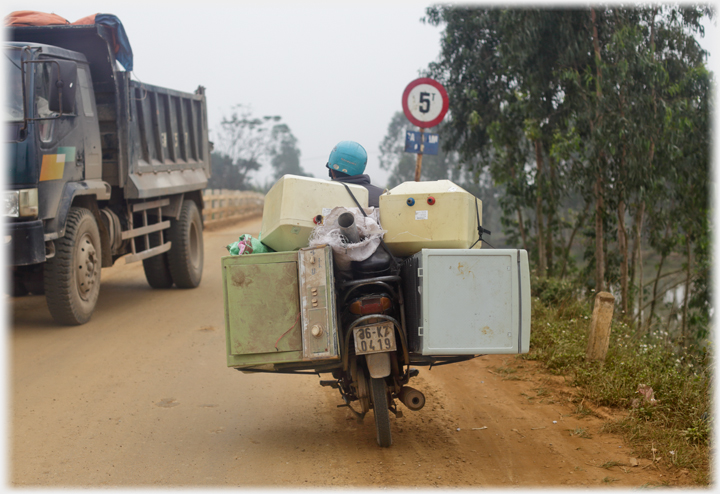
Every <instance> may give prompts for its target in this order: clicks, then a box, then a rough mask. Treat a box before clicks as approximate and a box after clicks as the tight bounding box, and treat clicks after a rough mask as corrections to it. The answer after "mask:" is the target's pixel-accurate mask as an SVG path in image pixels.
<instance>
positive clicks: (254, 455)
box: [7, 219, 685, 487]
mask: <svg viewBox="0 0 720 494" xmlns="http://www.w3.org/2000/svg"><path fill="white" fill-rule="evenodd" d="M259 228H260V221H259V219H257V220H251V221H248V222H245V223H243V224H238V225H235V226H232V227H229V228H226V229H223V230H219V231H213V232H206V233H205V272H204V277H203V281H202V284H201V285H200V287H199V288H197V289H195V290H177V289H172V290H152V289H151V288H150V287H149V286H148V285H147V283H146V281H145V278H144V274H143V270H142V265H141V264H140V263H136V264H130V265H125V264H124V262H123V261H122V260H121V261H120V262H118V263H117V265H116V266H114V267H112V268H109V269H104V270H103V272H102V291H101V294H100V301H99V304H98V307H97V310H96V312H95V314H94V315H93V317H92V320H91V321H90V322H89V323H88V324H85V325H84V326H78V327H58V326H56V325H54V324H53V322H52V320H51V318H50V314H49V312H48V310H47V309H46V307H45V301H44V299H43V298H42V297H25V298H18V299H8V301H7V303H8V304H9V308H10V310H11V312H12V316H11V319H10V322H11V328H10V331H9V332H10V338H9V343H10V346H9V352H8V356H9V357H10V359H11V362H10V365H9V367H8V368H9V385H10V388H9V398H10V400H9V402H8V404H9V406H10V410H9V413H8V418H9V419H10V420H11V423H10V427H9V431H10V433H11V434H10V443H9V450H8V455H7V457H8V460H9V461H10V462H11V464H10V466H9V468H8V473H9V477H10V478H9V480H10V482H11V484H12V485H15V486H79V487H96V486H125V487H130V486H139V487H152V486H189V487H197V486H273V487H305V486H307V487H324V486H350V487H379V486H394V487H402V486H424V487H429V486H468V487H492V486H495V487H501V486H528V487H550V486H596V487H630V486H632V487H637V486H642V485H646V484H650V485H659V484H662V483H664V482H669V483H670V485H677V484H678V483H680V484H682V483H684V482H685V480H684V478H683V477H673V478H670V477H669V476H668V473H667V472H664V471H662V470H659V469H658V468H657V467H656V466H655V465H649V463H650V462H649V461H647V460H640V464H639V466H635V467H633V466H631V460H630V458H631V457H632V453H631V451H629V450H628V448H627V446H625V445H624V444H623V443H622V441H621V439H620V438H618V437H617V436H613V435H609V434H604V433H602V432H601V430H600V428H601V425H602V421H601V420H600V419H598V418H596V417H592V416H585V417H582V416H578V415H573V414H572V412H573V410H574V408H575V407H576V405H575V404H572V403H569V401H568V396H569V394H568V391H569V390H568V389H565V386H564V384H562V382H561V381H562V379H558V378H551V377H549V376H547V375H544V374H541V373H538V372H536V368H535V366H534V365H533V364H532V363H527V362H525V363H523V362H522V361H521V360H519V359H516V358H515V357H513V356H499V357H498V356H495V357H489V356H486V357H480V358H478V359H475V360H473V361H469V362H465V363H462V364H455V365H448V366H444V367H436V368H434V369H432V370H431V371H428V370H427V368H423V369H421V371H420V376H419V378H417V379H416V380H414V383H413V386H414V387H416V388H418V389H420V390H421V391H423V392H424V393H425V395H426V396H427V401H428V402H427V404H426V406H425V408H424V409H423V410H421V411H420V412H417V413H413V412H410V411H408V410H407V409H404V407H402V406H401V408H403V409H404V417H403V418H399V419H396V418H395V417H394V416H392V415H391V422H392V433H393V441H394V444H393V446H392V447H391V448H389V449H380V448H379V447H378V446H377V445H376V443H375V432H374V423H373V417H372V413H370V414H368V416H367V417H366V418H365V423H364V424H358V423H357V422H356V421H355V420H354V419H353V418H352V417H351V416H350V414H349V412H348V411H347V409H344V408H337V407H336V406H337V405H339V404H340V403H341V400H340V396H339V394H338V393H337V391H335V390H331V389H329V388H322V387H320V386H319V385H318V381H319V379H318V378H317V376H275V375H267V374H265V375H246V374H242V373H240V372H237V371H235V370H232V369H228V368H227V367H226V366H225V335H224V320H223V297H222V283H221V274H220V257H221V256H223V255H225V254H226V250H225V247H224V246H225V245H227V244H229V243H230V242H232V241H234V240H236V239H237V236H238V235H239V234H240V233H253V234H257V232H258V230H259ZM518 365H521V366H522V367H521V368H519V369H518V368H517V366H518ZM513 369H515V372H512V370H513ZM508 377H509V378H510V379H508ZM612 462H615V464H613V463H612ZM602 465H605V466H606V467H609V468H602V467H601V466H602Z"/></svg>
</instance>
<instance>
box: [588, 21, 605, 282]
mask: <svg viewBox="0 0 720 494" xmlns="http://www.w3.org/2000/svg"><path fill="white" fill-rule="evenodd" d="M590 15H591V17H592V28H593V49H594V51H595V72H596V77H595V92H596V96H597V102H596V105H597V106H596V118H597V121H598V123H600V120H601V117H602V113H601V112H600V100H601V99H602V69H601V67H600V63H601V62H602V57H601V56H600V41H599V39H598V29H597V16H596V14H595V9H594V8H592V7H591V8H590ZM601 162H602V151H601V152H600V156H599V158H598V172H597V179H596V181H595V293H598V292H601V291H603V290H604V289H605V253H604V250H603V237H604V234H603V223H602V213H603V198H602V177H601V175H600V166H599V165H600V163H601Z"/></svg>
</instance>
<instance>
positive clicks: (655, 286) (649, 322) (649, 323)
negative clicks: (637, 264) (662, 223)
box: [646, 223, 670, 333]
mask: <svg viewBox="0 0 720 494" xmlns="http://www.w3.org/2000/svg"><path fill="white" fill-rule="evenodd" d="M669 237H670V223H668V224H667V226H666V227H665V240H667V239H668V238H669ZM666 258H667V254H666V253H665V250H664V249H663V252H662V253H661V254H660V264H658V270H657V276H656V277H655V282H654V283H653V301H652V304H650V314H648V318H647V328H646V332H647V333H650V327H651V326H652V318H653V316H654V315H655V302H656V300H657V290H658V285H659V284H660V274H661V273H662V268H663V264H664V263H665V259H666Z"/></svg>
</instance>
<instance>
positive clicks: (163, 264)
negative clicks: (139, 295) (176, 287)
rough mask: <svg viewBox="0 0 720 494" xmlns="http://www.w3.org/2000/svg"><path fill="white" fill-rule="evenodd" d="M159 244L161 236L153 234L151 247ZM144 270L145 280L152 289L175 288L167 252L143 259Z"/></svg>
mask: <svg viewBox="0 0 720 494" xmlns="http://www.w3.org/2000/svg"><path fill="white" fill-rule="evenodd" d="M159 244H160V235H159V234H157V233H155V234H151V235H150V245H151V246H153V247H155V246H157V245H159ZM143 269H144V270H145V279H146V280H147V282H148V285H150V286H151V287H152V288H170V287H171V286H173V279H172V275H171V274H170V266H169V265H168V257H167V252H163V253H162V254H159V255H157V256H153V257H149V258H147V259H143Z"/></svg>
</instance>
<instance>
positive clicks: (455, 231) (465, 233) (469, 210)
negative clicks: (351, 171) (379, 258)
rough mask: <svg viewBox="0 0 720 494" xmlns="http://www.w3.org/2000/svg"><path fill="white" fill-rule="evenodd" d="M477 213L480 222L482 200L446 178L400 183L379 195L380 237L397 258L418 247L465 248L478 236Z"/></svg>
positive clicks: (417, 249)
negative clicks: (383, 232)
mask: <svg viewBox="0 0 720 494" xmlns="http://www.w3.org/2000/svg"><path fill="white" fill-rule="evenodd" d="M476 200H477V212H476V209H475V204H476V203H475V201H476ZM478 215H479V217H480V224H481V225H482V201H481V200H480V199H476V198H475V196H473V195H472V194H470V193H469V192H467V191H466V190H464V189H463V188H462V187H459V186H457V185H455V184H454V183H452V182H451V181H450V180H437V181H434V182H403V183H402V184H400V185H398V186H397V187H395V188H394V189H391V190H389V191H387V192H386V193H384V194H383V195H381V196H380V224H381V226H382V228H383V230H387V233H386V234H385V237H384V240H385V243H386V244H387V246H388V248H389V249H390V251H391V252H392V253H393V255H395V256H398V257H408V256H411V255H413V254H415V253H417V252H420V251H421V250H422V249H469V248H470V246H471V245H472V244H473V243H474V242H475V241H476V240H477V238H478V220H477V218H478ZM481 243H482V242H478V243H477V244H475V246H474V248H475V249H479V248H480V244H481Z"/></svg>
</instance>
